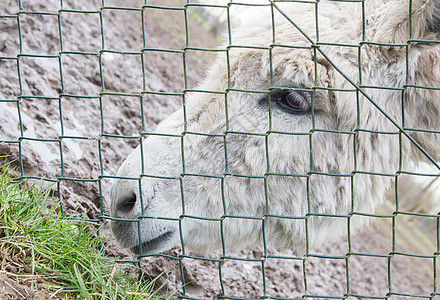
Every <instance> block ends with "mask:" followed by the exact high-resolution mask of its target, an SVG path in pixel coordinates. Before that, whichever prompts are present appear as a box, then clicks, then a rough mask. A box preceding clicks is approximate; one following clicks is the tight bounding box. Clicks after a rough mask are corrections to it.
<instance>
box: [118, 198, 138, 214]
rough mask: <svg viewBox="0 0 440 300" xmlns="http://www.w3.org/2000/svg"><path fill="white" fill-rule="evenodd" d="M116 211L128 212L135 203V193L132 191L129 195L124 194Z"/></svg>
mask: <svg viewBox="0 0 440 300" xmlns="http://www.w3.org/2000/svg"><path fill="white" fill-rule="evenodd" d="M119 203H120V204H119V207H118V211H119V212H122V213H126V212H129V211H131V210H132V209H133V207H134V206H135V205H136V195H135V194H134V193H132V194H131V195H130V196H126V197H124V198H123V199H122V201H120V202H119Z"/></svg>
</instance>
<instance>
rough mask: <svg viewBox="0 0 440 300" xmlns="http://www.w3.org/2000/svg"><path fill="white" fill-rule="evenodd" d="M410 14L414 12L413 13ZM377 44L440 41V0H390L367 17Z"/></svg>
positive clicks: (372, 36) (371, 35) (370, 36)
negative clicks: (412, 40) (411, 40)
mask: <svg viewBox="0 0 440 300" xmlns="http://www.w3.org/2000/svg"><path fill="white" fill-rule="evenodd" d="M410 11H411V13H410ZM367 22H368V24H369V26H368V27H369V33H368V35H369V38H370V39H371V40H372V41H374V42H380V43H391V44H405V43H406V42H407V41H408V40H409V39H415V40H436V39H439V38H440V1H439V0H390V1H386V3H385V4H384V5H382V6H378V7H377V8H376V9H374V10H373V11H372V13H371V14H370V15H369V16H368V18H367Z"/></svg>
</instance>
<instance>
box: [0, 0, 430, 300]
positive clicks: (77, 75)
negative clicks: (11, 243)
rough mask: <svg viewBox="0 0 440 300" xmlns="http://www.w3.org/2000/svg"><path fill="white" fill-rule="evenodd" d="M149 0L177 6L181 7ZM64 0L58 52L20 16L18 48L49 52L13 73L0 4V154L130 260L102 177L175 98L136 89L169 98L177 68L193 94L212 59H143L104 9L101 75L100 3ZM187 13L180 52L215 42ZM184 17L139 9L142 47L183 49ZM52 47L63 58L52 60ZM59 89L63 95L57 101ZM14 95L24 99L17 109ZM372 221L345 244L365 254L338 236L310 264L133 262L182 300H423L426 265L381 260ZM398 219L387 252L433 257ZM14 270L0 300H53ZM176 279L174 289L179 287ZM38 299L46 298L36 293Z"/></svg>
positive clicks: (380, 237)
mask: <svg viewBox="0 0 440 300" xmlns="http://www.w3.org/2000/svg"><path fill="white" fill-rule="evenodd" d="M23 2H26V3H23V10H25V11H37V12H58V10H59V9H60V7H59V5H60V1H58V0H49V1H46V0H44V1H43V0H35V1H23ZM148 2H149V3H153V4H160V5H163V6H165V5H172V6H175V7H182V5H183V4H184V3H185V2H186V1H183V0H174V1H173V0H167V1H163V0H161V1H159V0H157V1H156V2H154V1H153V2H151V1H148ZM63 3H64V7H63V8H64V9H72V10H78V12H70V11H63V12H62V13H61V14H60V24H61V32H62V42H63V49H61V39H60V32H59V28H58V16H57V15H51V14H20V16H19V19H20V26H21V35H22V40H21V42H22V53H24V54H34V55H52V56H50V57H32V56H19V59H18V61H19V66H18V65H17V59H16V58H17V54H19V53H20V40H19V32H18V29H17V28H18V23H17V17H16V13H17V11H18V5H17V1H15V0H3V1H1V3H0V15H12V16H13V17H11V18H7V17H0V73H1V74H2V75H1V77H0V155H2V154H10V157H9V158H8V160H9V161H11V160H13V165H14V166H15V167H17V170H18V172H19V173H20V172H22V173H21V175H23V176H32V177H36V178H40V177H43V178H45V179H48V180H52V181H57V180H58V179H61V180H58V181H57V182H58V183H57V184H55V185H54V186H53V189H54V192H55V193H56V195H57V196H58V197H59V199H60V200H61V203H62V205H63V211H64V213H65V215H67V216H71V215H74V214H75V215H83V214H85V215H86V216H87V217H88V218H91V219H97V218H99V217H102V216H104V218H103V219H102V223H103V228H102V230H101V234H102V235H103V236H104V239H105V243H106V244H107V245H108V249H107V253H108V255H111V256H119V257H123V258H132V257H131V256H130V254H129V253H127V252H126V251H125V250H123V249H119V248H118V246H117V245H116V244H115V242H114V240H113V239H112V237H111V232H110V230H109V226H108V221H107V220H106V219H105V216H108V215H109V214H108V205H107V200H108V195H109V187H110V185H111V179H109V178H106V176H112V175H115V173H116V171H117V168H118V166H119V165H120V163H121V162H122V161H123V160H124V158H125V157H126V156H127V155H128V154H129V153H130V152H131V151H132V149H133V148H134V147H136V146H137V145H138V144H139V141H140V138H139V136H140V132H141V131H144V132H151V131H153V130H154V129H155V127H156V125H157V123H158V122H160V121H161V120H162V119H163V118H165V117H166V116H167V115H168V114H170V113H171V112H173V111H175V110H176V109H178V108H179V107H180V106H181V101H182V99H181V97H180V96H169V95H168V96H165V95H157V94H144V95H143V96H141V92H142V91H152V92H167V93H180V92H181V91H182V90H183V89H184V88H185V82H184V73H183V70H184V62H185V65H186V70H187V78H188V82H187V85H188V86H189V87H193V86H194V85H195V84H196V82H197V81H198V80H199V79H200V78H202V77H203V74H204V69H205V67H206V65H207V64H209V61H211V60H212V59H213V54H212V53H210V52H204V51H195V50H189V51H187V53H186V56H185V60H184V57H183V55H182V53H180V52H164V51H155V50H151V51H146V52H145V54H144V56H143V64H142V60H141V58H142V57H141V55H140V54H139V53H140V52H141V50H142V48H143V47H144V41H143V33H142V15H141V13H140V11H136V10H119V9H111V8H107V9H104V10H103V12H102V18H103V37H104V41H105V46H104V47H105V49H107V50H114V51H115V52H104V53H103V54H102V55H101V60H102V77H101V73H100V65H99V55H98V54H99V51H100V50H101V49H102V47H103V45H102V35H101V24H100V15H99V12H98V11H99V8H100V3H101V1H98V0H94V1H90V0H70V1H68V0H65V1H63ZM140 3H143V1H136V0H126V1H124V4H123V5H124V6H126V7H137V8H139V7H141V6H142V4H140ZM114 5H121V2H120V1H116V0H113V1H106V7H112V6H114ZM80 11H83V12H80ZM86 11H94V12H88V13H85V12H86ZM189 15H190V16H189V18H188V27H189V32H188V36H189V46H192V47H204V48H214V47H216V45H217V41H216V39H215V38H214V37H213V35H212V34H211V33H210V32H207V31H206V30H205V29H204V28H203V26H201V25H200V24H199V23H198V22H196V21H195V20H194V19H193V18H192V17H191V14H189ZM184 17H185V16H184V14H183V11H180V10H166V9H165V10H164V9H155V8H148V9H146V10H145V16H144V18H145V33H146V34H145V37H146V38H145V45H146V47H147V48H152V49H156V50H160V49H169V50H182V49H183V48H184V47H185V46H186V32H185V18H184ZM61 50H62V51H64V52H63V54H61V55H59V56H57V55H58V54H59V53H60V51H61ZM125 51H127V52H130V53H126V52H125ZM79 52H81V53H79ZM59 58H60V59H59ZM60 68H61V69H60ZM61 73H62V76H61V75H60V74H61ZM143 74H145V76H143ZM19 76H20V81H19ZM20 83H21V85H22V92H20ZM102 92H104V93H103V96H102V97H101V98H100V97H99V95H100V93H102ZM60 94H63V96H62V97H61V98H60V97H59V95H60ZM18 96H24V97H21V98H20V101H19V106H18V104H17V103H18V102H17V101H16V99H17V97H18ZM40 96H41V97H40ZM2 100H12V101H9V102H7V101H2ZM101 110H102V114H101V112H100V111H101ZM141 110H143V111H144V114H145V119H144V120H143V119H142V116H141ZM18 112H19V113H20V115H19V114H18ZM19 117H20V118H21V120H22V124H23V127H22V128H21V127H20V123H19V121H20V119H19ZM21 131H23V135H22V134H21ZM122 136H126V137H127V136H130V137H132V138H130V139H126V138H121V137H122ZM20 137H21V138H20ZM2 141H3V143H2ZM19 145H21V148H19ZM20 151H21V155H20ZM20 158H21V159H20ZM61 167H62V168H61ZM100 176H101V177H100ZM99 178H101V179H100V180H98V179H99ZM71 179H81V180H82V181H74V180H71ZM46 183H47V184H50V183H51V182H50V181H47V182H46ZM101 195H102V199H101ZM390 210H391V214H392V211H393V210H392V205H391V209H390V208H389V207H388V208H387V207H384V208H383V211H385V212H388V213H389V211H390ZM376 219H377V218H376ZM376 221H377V222H376V225H374V226H372V227H371V228H370V229H369V230H368V231H365V232H364V233H361V234H358V235H356V236H352V238H351V247H352V249H351V253H358V254H359V253H363V254H374V255H376V256H374V255H373V256H368V255H356V254H351V255H349V256H346V254H347V253H349V250H350V249H349V245H348V242H347V241H342V242H339V243H337V244H331V245H328V246H327V247H326V248H324V249H321V250H320V251H319V253H316V254H317V256H316V257H309V258H307V259H305V260H301V259H289V257H291V254H289V253H288V252H287V253H286V252H283V253H278V252H276V251H270V252H269V253H268V254H269V257H266V258H264V259H263V250H262V249H261V248H260V249H256V250H246V251H243V252H241V253H239V254H233V255H234V256H235V257H241V258H254V259H256V260H255V261H244V260H235V259H233V258H225V259H221V254H220V253H212V254H211V255H210V256H209V257H210V258H214V259H217V260H221V263H220V262H218V261H207V260H202V259H197V254H196V253H189V254H190V255H191V256H195V257H186V256H185V257H182V256H179V255H180V254H181V251H180V250H179V249H174V250H172V251H170V252H169V253H167V254H169V255H170V256H173V257H175V259H172V258H167V257H162V256H158V257H150V258H144V259H142V261H141V263H142V267H143V270H144V272H146V273H147V274H148V275H150V276H151V277H152V278H154V277H156V276H157V275H158V274H161V273H164V275H163V276H162V277H161V278H160V280H159V281H160V282H159V283H162V282H165V287H166V289H168V291H174V290H176V289H179V291H178V293H177V295H182V294H183V293H184V292H185V296H188V297H197V298H203V299H215V298H218V297H220V296H226V297H241V298H246V299H250V298H260V297H261V296H263V295H266V296H270V297H281V298H295V297H301V296H303V295H304V294H306V293H307V294H309V295H321V296H322V295H326V296H334V297H344V295H346V294H349V295H353V296H349V297H348V298H361V297H360V296H356V295H364V296H370V297H387V294H388V293H389V292H390V291H391V292H392V293H402V294H403V295H400V296H399V295H390V296H389V299H405V298H408V297H407V296H405V295H404V294H407V293H411V294H418V295H424V296H428V295H430V294H431V293H432V292H433V291H434V285H435V284H436V282H435V281H434V261H433V259H427V258H422V257H411V256H405V255H400V254H392V255H391V256H390V257H389V254H390V253H392V252H393V248H392V247H393V240H392V235H391V233H392V223H391V218H381V219H378V220H376ZM399 221H400V223H401V224H402V226H401V227H399V230H400V231H399V233H398V234H397V236H396V240H395V242H396V251H400V252H409V253H418V252H420V251H421V252H423V253H422V254H431V255H432V253H434V252H435V251H436V247H435V246H433V244H432V243H431V244H430V242H429V239H428V241H426V240H424V239H422V238H420V234H422V235H423V236H431V235H430V233H429V232H427V233H426V232H425V233H420V232H418V231H417V230H416V229H414V228H412V227H411V223H408V222H406V221H405V220H400V219H399V220H397V223H396V224H400V223H399ZM186 254H187V255H188V253H186ZM347 270H348V271H347ZM220 271H221V277H220ZM263 271H264V272H263ZM15 273H20V272H18V271H17V270H16V272H15ZM13 274H14V272H10V271H8V272H6V269H5V266H2V268H1V272H0V299H57V295H55V296H54V297H55V298H53V297H52V298H50V297H51V296H52V295H53V292H47V291H46V292H43V290H44V289H43V288H42V287H43V286H44V285H45V284H47V282H45V279H41V278H39V277H36V278H35V277H31V276H19V277H17V276H15V275H13ZM182 276H183V278H184V282H185V283H186V285H185V291H183V289H182V288H180V287H181V286H182V282H183V281H182ZM39 280H40V282H39ZM264 283H265V289H264ZM306 284H307V288H306ZM222 286H223V290H222ZM390 289H391V290H390ZM39 293H46V294H44V295H43V296H39ZM411 299H417V298H411Z"/></svg>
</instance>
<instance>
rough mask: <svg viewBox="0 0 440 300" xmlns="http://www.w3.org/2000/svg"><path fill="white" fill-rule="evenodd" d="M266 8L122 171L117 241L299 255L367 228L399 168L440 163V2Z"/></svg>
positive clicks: (114, 214)
mask: <svg viewBox="0 0 440 300" xmlns="http://www.w3.org/2000/svg"><path fill="white" fill-rule="evenodd" d="M267 8H268V11H269V13H268V14H267V16H266V15H264V14H262V15H261V16H258V18H256V19H255V20H254V21H252V22H250V23H249V24H246V25H243V27H241V28H239V29H237V30H234V31H232V33H231V37H232V39H231V40H229V41H228V43H227V45H226V46H224V47H222V48H221V49H223V50H224V51H220V52H219V54H218V57H217V59H216V61H215V62H214V63H213V64H212V65H211V67H210V68H209V70H208V72H207V76H206V78H205V80H204V81H203V82H202V83H201V84H200V85H199V86H198V88H197V89H194V90H187V91H185V105H184V107H183V108H182V109H180V110H178V111H176V112H175V113H173V114H172V115H171V116H169V117H168V118H166V119H165V120H164V121H163V122H161V123H160V124H159V126H158V128H157V132H156V133H154V134H151V135H150V136H149V137H148V138H147V139H146V140H145V141H144V142H143V143H142V144H141V145H140V146H139V147H137V148H136V149H135V150H134V151H133V152H132V153H131V154H130V155H129V156H128V157H127V159H126V160H125V162H124V163H123V164H122V166H121V167H120V169H119V171H118V173H117V176H118V177H121V178H119V179H117V180H115V182H114V184H113V186H112V191H111V219H112V221H111V224H112V230H113V233H114V235H115V237H116V239H117V241H118V242H119V244H120V246H122V247H124V248H130V249H131V250H132V251H133V252H134V253H137V254H151V253H159V252H163V251H166V250H168V249H171V248H172V247H175V246H179V245H182V246H184V247H185V248H186V247H188V248H189V249H193V250H195V251H197V252H199V253H205V252H209V251H212V250H215V249H222V248H223V249H228V251H229V250H230V251H239V250H240V249H242V248H244V247H254V246H257V245H261V244H262V243H266V244H267V245H268V246H270V247H274V248H277V249H280V250H282V249H292V250H293V251H294V252H295V253H297V254H298V255H302V254H304V253H305V252H306V251H311V250H312V249H316V248H317V247H319V246H321V245H322V244H323V243H324V242H326V241H330V240H335V239H337V238H338V237H340V236H341V235H343V234H347V228H350V232H354V231H355V230H356V229H358V228H360V227H362V226H364V225H365V224H366V222H367V221H366V220H367V219H369V218H365V217H362V216H365V215H366V216H369V215H371V214H374V213H375V208H376V207H377V206H378V205H380V204H381V203H382V201H383V199H384V196H385V193H386V192H387V190H388V189H389V188H390V187H391V186H392V184H393V183H394V182H395V180H396V177H398V176H399V174H400V173H401V172H404V171H405V170H406V171H408V170H410V168H414V167H416V166H417V165H418V164H420V163H422V162H429V163H431V164H432V165H434V166H436V167H437V168H438V164H437V163H436V160H437V159H439V154H438V153H439V152H438V151H437V147H438V145H439V143H440V138H439V132H438V131H436V130H438V128H440V101H438V99H437V94H438V89H435V87H440V81H439V78H440V76H439V75H440V63H439V62H440V60H439V55H440V52H439V51H438V44H437V43H436V40H437V39H438V35H439V33H440V1H436V0H412V1H409V0H388V1H386V0H368V1H365V2H346V1H328V0H322V1H319V2H317V3H312V4H311V3H298V2H296V3H294V2H276V1H268V6H267ZM316 8H317V9H316ZM410 8H411V13H409V12H410ZM271 9H273V11H274V13H273V14H271V13H270V10H271ZM420 86H424V87H428V88H423V87H420ZM207 91H208V92H207Z"/></svg>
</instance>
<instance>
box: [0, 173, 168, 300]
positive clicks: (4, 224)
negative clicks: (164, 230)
mask: <svg viewBox="0 0 440 300" xmlns="http://www.w3.org/2000/svg"><path fill="white" fill-rule="evenodd" d="M51 203H53V202H52V199H51V197H50V190H49V189H47V188H46V189H45V188H42V187H41V186H36V185H30V184H28V183H27V182H20V183H13V178H12V177H11V175H10V172H9V171H8V167H7V166H5V167H0V262H2V264H1V266H2V269H3V267H4V266H11V267H12V268H13V269H14V270H16V272H14V273H16V274H14V276H15V275H17V276H16V277H20V276H29V275H35V276H38V277H39V278H41V277H44V279H45V282H46V284H45V286H44V288H45V289H48V290H52V291H55V290H56V291H57V292H58V293H60V294H62V295H64V297H65V298H66V299H72V298H73V299H74V298H78V299H156V298H158V297H159V295H157V293H156V292H155V291H154V290H157V289H160V288H161V287H158V288H155V287H154V282H155V280H152V281H149V283H146V282H145V281H144V280H140V279H139V278H138V274H137V272H133V268H134V266H127V265H122V264H117V263H116V262H114V261H112V260H110V259H108V258H105V257H104V256H103V254H102V252H101V251H100V250H99V249H100V240H99V238H97V237H96V235H95V231H96V230H94V229H93V228H96V227H94V226H95V225H93V226H92V224H91V223H88V222H86V221H81V220H68V219H65V218H62V217H61V215H60V213H58V212H57V205H50V204H51ZM127 268H131V271H130V270H129V269H127ZM47 282H49V283H50V284H47ZM34 288H35V287H34ZM37 288H40V287H37Z"/></svg>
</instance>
